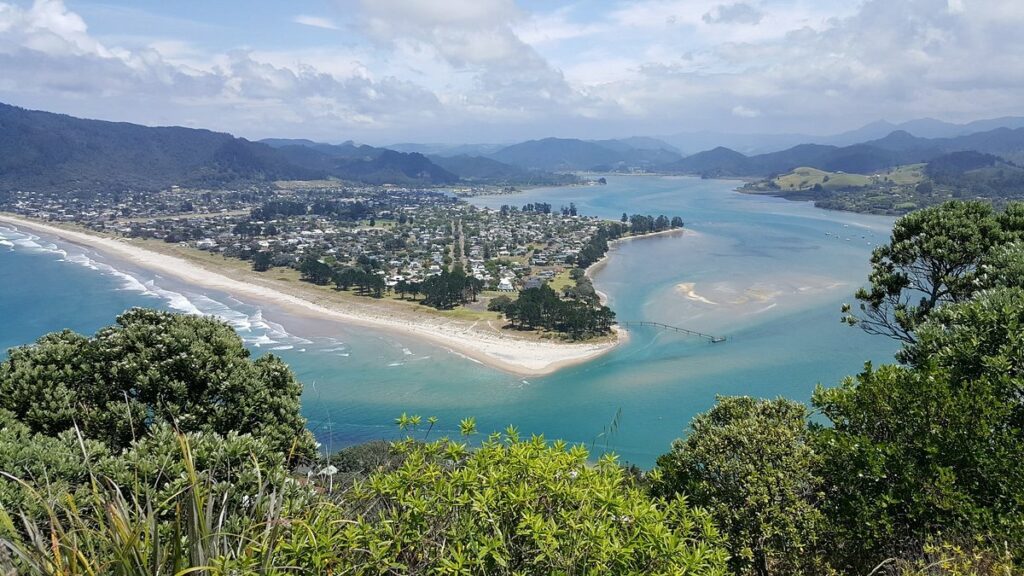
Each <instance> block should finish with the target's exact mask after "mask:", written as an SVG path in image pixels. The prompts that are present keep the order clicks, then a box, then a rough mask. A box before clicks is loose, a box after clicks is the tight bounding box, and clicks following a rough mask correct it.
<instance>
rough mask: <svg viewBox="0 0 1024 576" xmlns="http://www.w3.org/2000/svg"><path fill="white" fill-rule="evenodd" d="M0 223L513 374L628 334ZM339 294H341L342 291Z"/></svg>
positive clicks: (569, 358)
mask: <svg viewBox="0 0 1024 576" xmlns="http://www.w3.org/2000/svg"><path fill="white" fill-rule="evenodd" d="M0 223H4V224H8V225H12V226H15V227H19V228H25V229H27V230H29V231H32V232H36V233H40V234H44V235H49V236H55V237H58V238H60V239H62V240H64V241H67V242H71V243H74V244H78V245H81V246H85V247H88V248H91V249H94V250H96V251H98V252H101V253H105V254H108V255H110V256H114V257H117V258H122V259H124V260H127V261H128V262H129V263H131V264H133V265H137V266H139V267H141V268H144V269H146V270H150V271H153V272H158V273H161V274H166V275H168V276H172V277H174V278H176V279H178V280H181V281H184V282H185V283H187V284H191V285H194V286H197V287H201V288H208V289H212V290H218V291H222V292H226V293H228V294H231V295H232V296H235V297H239V296H240V297H242V298H243V299H249V300H252V301H255V302H256V303H267V304H271V305H275V306H278V307H280V308H281V309H283V310H284V311H285V312H287V313H291V314H296V315H299V316H302V317H305V318H309V319H323V318H324V317H325V316H326V317H328V318H329V319H331V320H334V321H338V322H341V323H347V324H353V325H358V326H364V327H368V328H374V329H380V330H384V331H387V332H390V333H392V334H395V335H400V336H406V337H412V338H418V339H420V340H424V341H427V342H430V343H432V344H434V345H438V346H440V347H442V348H445V349H447V350H449V351H451V352H453V353H456V354H462V355H464V356H466V357H468V358H470V359H472V360H475V361H477V362H480V363H481V364H484V365H486V366H489V367H491V368H495V369H498V370H502V371H505V372H508V373H511V374H515V375H518V376H543V375H547V374H551V373H554V372H556V371H558V370H560V369H562V368H567V367H569V366H574V365H577V364H582V363H584V362H588V361H590V360H593V359H595V358H597V357H599V356H602V355H604V354H606V353H608V352H610V351H611V350H613V349H615V348H616V347H617V346H618V345H619V344H622V343H624V342H626V341H627V339H628V337H627V334H626V331H625V330H621V329H616V330H615V335H614V339H612V340H611V341H603V342H596V343H556V342H551V341H544V340H532V339H524V338H517V337H515V335H514V334H505V333H502V332H498V330H500V328H499V329H494V328H493V326H491V325H490V322H487V323H486V324H487V326H486V327H478V324H479V322H469V321H465V320H463V321H459V320H456V319H452V318H445V317H437V318H431V317H429V316H422V315H421V314H422V313H417V312H413V311H410V310H398V308H399V307H396V306H388V305H385V304H383V303H378V302H373V301H359V302H356V301H353V302H344V301H341V300H342V298H341V297H337V298H332V297H329V296H330V295H331V294H330V293H329V292H327V291H326V290H322V289H321V288H320V287H316V286H312V285H310V286H302V285H294V284H289V283H288V282H285V281H281V280H275V279H273V278H269V277H266V276H261V275H260V273H258V272H252V271H247V272H240V271H234V273H232V271H231V270H229V269H227V268H225V269H223V270H216V271H215V270H211V269H210V268H208V267H206V266H204V265H203V263H200V262H199V261H198V260H197V259H193V258H188V257H182V256H176V255H170V254H165V253H162V252H158V251H156V250H151V249H149V248H147V247H143V246H140V245H138V244H137V243H133V242H131V241H129V240H127V239H122V238H116V237H113V236H106V235H100V234H97V233H93V232H86V231H79V230H70V229H68V228H65V227H61V226H55V225H52V224H50V223H45V222H39V221H36V220H30V219H27V218H23V217H20V216H12V215H9V214H4V213H0ZM339 296H340V295H339Z"/></svg>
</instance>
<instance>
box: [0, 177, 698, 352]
mask: <svg viewBox="0 0 1024 576" xmlns="http://www.w3.org/2000/svg"><path fill="white" fill-rule="evenodd" d="M512 199H513V198H512V197H510V200H512ZM81 201H82V200H81V199H78V198H76V197H74V196H71V197H68V196H56V195H41V194H31V193H12V194H10V195H8V197H6V198H4V199H3V202H2V203H0V209H2V210H4V211H7V212H10V213H14V214H17V215H20V216H27V217H31V218H33V219H36V220H45V221H50V222H62V223H66V224H74V225H77V226H80V227H84V228H87V229H89V230H91V231H94V232H99V233H103V234H107V235H115V236H118V237H124V238H136V239H147V240H150V241H154V240H155V241H163V242H165V243H167V244H174V245H178V246H181V247H188V248H191V249H195V250H197V251H203V252H206V253H209V254H220V255H223V256H224V257H225V258H231V259H236V260H242V261H247V262H249V263H250V264H251V267H252V269H253V270H254V271H256V272H265V271H268V270H271V269H280V268H285V269H294V270H296V271H298V272H300V273H301V278H302V279H303V280H306V281H308V282H311V283H314V284H319V285H334V286H335V287H336V288H337V289H339V290H344V291H352V292H354V293H356V294H360V295H365V296H370V297H376V298H383V297H387V298H393V299H401V300H408V299H409V297H411V299H413V300H415V299H416V298H417V296H419V295H421V294H422V296H423V298H422V300H421V301H420V302H421V303H423V304H427V305H429V306H432V307H434V308H437V309H452V308H455V307H460V306H464V307H466V308H469V309H472V310H477V311H491V312H498V313H504V314H505V316H506V318H507V319H508V320H509V322H510V325H511V326H518V327H519V328H520V329H523V328H527V329H531V330H532V329H540V330H541V331H543V332H548V333H551V334H557V335H560V336H565V337H569V338H571V339H573V340H580V339H589V338H592V337H596V336H602V335H606V334H608V333H610V330H611V326H612V324H613V323H614V321H613V319H614V314H613V313H611V311H610V310H608V309H607V308H606V307H605V306H604V305H603V304H602V303H601V302H600V299H599V298H598V295H597V293H596V291H595V290H594V288H593V285H592V284H591V282H590V279H589V278H588V277H587V275H586V274H584V273H583V271H584V270H585V269H586V268H587V267H588V266H590V265H591V264H593V263H594V262H596V261H598V260H599V259H600V258H601V257H602V256H603V255H604V253H605V252H606V251H607V250H608V242H609V241H610V240H614V239H616V238H620V237H622V236H628V235H640V234H647V233H654V232H662V231H667V230H672V229H679V228H682V226H683V222H682V219H681V218H680V217H679V216H675V217H673V218H671V219H670V218H669V217H667V216H664V215H662V216H657V217H654V216H644V215H633V216H629V215H627V214H623V215H622V218H621V219H620V220H617V221H609V220H601V219H599V218H596V217H594V216H588V215H583V214H580V213H579V212H578V210H577V207H576V206H575V205H573V204H570V205H569V206H552V205H551V204H547V203H536V202H535V203H529V204H525V205H521V206H516V205H512V204H511V203H510V204H505V205H502V206H501V207H500V208H499V209H489V208H479V207H476V206H474V205H472V204H469V203H467V202H466V201H464V200H461V199H459V198H458V197H456V196H455V195H453V194H451V193H450V192H449V191H446V190H440V189H413V188H403V187H397V186H347V185H341V184H339V183H317V182H314V183H295V182H292V183H280V184H279V185H277V186H276V187H273V188H267V187H263V188H256V187H254V188H252V189H249V190H232V191H209V190H190V189H182V188H177V187H174V188H171V189H168V190H165V191H162V192H158V193H138V194H131V193H122V194H110V195H103V194H99V195H94V196H92V197H90V198H89V199H88V204H89V209H84V207H83V206H79V205H78V204H79V203H80V202H81ZM533 292H537V294H541V295H542V296H536V295H534V296H536V297H534V298H532V300H531V301H533V302H534V304H531V306H533V308H537V307H540V308H541V309H544V310H547V311H548V312H545V313H541V312H533V311H527V310H517V309H516V307H515V306H514V305H512V306H510V304H514V303H516V302H519V298H518V297H519V296H521V295H522V294H523V293H528V294H531V295H533ZM538 298H539V300H538ZM527 300H530V299H527ZM527 300H524V301H523V302H524V304H523V306H524V307H525V306H526V304H525V302H526V301H527ZM536 302H541V303H539V304H538V303H536ZM556 309H557V312H556V311H555V310H556ZM531 310H532V308H531ZM556 316H557V318H555V317H556Z"/></svg>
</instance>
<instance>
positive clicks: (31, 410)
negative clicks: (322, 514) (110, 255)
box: [0, 309, 313, 456]
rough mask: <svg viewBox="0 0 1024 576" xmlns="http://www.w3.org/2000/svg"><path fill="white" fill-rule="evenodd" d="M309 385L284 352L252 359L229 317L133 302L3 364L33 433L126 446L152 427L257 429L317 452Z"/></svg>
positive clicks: (2, 385)
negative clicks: (106, 323) (111, 319)
mask: <svg viewBox="0 0 1024 576" xmlns="http://www.w3.org/2000/svg"><path fill="white" fill-rule="evenodd" d="M301 392H302V386H301V384H299V382H298V381H296V379H295V377H294V375H293V374H292V372H291V370H290V369H289V368H288V366H287V365H285V364H284V363H283V362H282V361H281V360H280V359H279V358H277V357H275V356H273V355H266V356H263V357H261V358H258V359H256V360H252V359H251V358H250V357H249V351H248V350H246V348H245V346H244V345H243V343H242V340H241V338H239V337H238V335H237V334H235V332H234V330H233V329H232V328H231V327H230V326H229V325H227V324H225V323H224V322H221V321H219V320H215V319H212V318H207V317H197V316H185V315H180V314H171V313H168V312H161V311H156V310H146V309H133V310H130V311H128V312H126V313H124V314H122V315H121V316H119V317H118V318H117V324H116V325H114V326H110V327H107V328H104V329H102V330H100V331H99V332H97V333H96V335H95V336H93V337H91V338H90V337H86V336H83V335H80V334H76V333H74V332H70V331H64V332H58V333H54V334H49V335H47V336H44V337H42V338H40V339H39V341H38V342H37V343H36V344H34V345H31V346H25V347H22V348H15V349H13V350H11V351H10V356H9V358H8V359H7V360H4V361H3V362H2V363H0V408H3V409H5V410H8V411H10V412H11V413H13V414H14V416H15V417H16V418H18V420H20V421H21V422H22V423H24V424H25V425H26V426H28V427H29V429H30V430H31V431H32V432H39V433H44V434H48V435H57V434H59V433H61V432H64V431H66V430H70V429H73V428H74V427H76V426H77V427H78V428H79V429H80V430H82V432H83V433H84V434H85V435H86V436H87V437H88V438H92V439H95V440H100V441H102V442H103V443H105V444H106V445H107V446H108V447H109V449H110V450H112V451H120V450H121V449H123V448H125V447H127V446H128V445H129V444H130V443H131V441H132V440H133V439H135V438H141V437H143V436H144V435H145V434H146V431H147V430H149V429H150V428H151V427H152V426H154V425H156V424H159V423H167V424H171V425H173V426H176V427H177V428H178V429H180V430H182V431H186V432H188V431H196V432H199V431H205V432H213V433H218V434H227V433H229V432H232V431H243V432H249V433H252V434H253V435H254V436H256V437H258V438H261V439H264V440H266V441H267V443H268V444H269V445H270V446H272V447H273V449H274V450H277V451H279V452H281V453H284V454H294V455H302V456H309V455H311V454H312V453H313V441H312V437H311V435H310V433H309V432H308V431H307V430H306V428H305V425H306V421H305V419H304V418H302V416H301V415H300V414H299V397H300V395H301Z"/></svg>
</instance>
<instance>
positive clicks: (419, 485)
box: [0, 433, 727, 576]
mask: <svg viewBox="0 0 1024 576" xmlns="http://www.w3.org/2000/svg"><path fill="white" fill-rule="evenodd" d="M176 442H177V446H178V448H177V449H175V450H168V451H166V452H177V453H178V454H179V455H180V458H179V459H178V460H176V461H174V462H173V463H170V462H166V461H165V460H162V459H157V460H156V461H158V462H160V461H163V462H166V463H167V464H168V466H169V468H171V469H173V470H174V471H176V472H179V474H177V476H176V478H175V480H174V481H173V482H172V484H173V493H171V494H170V495H165V494H160V496H159V497H154V496H147V497H144V498H140V497H135V496H132V495H131V492H128V491H125V490H122V489H121V488H120V487H119V486H118V485H117V484H116V483H114V482H111V481H109V479H107V478H103V477H100V476H98V475H96V474H94V473H93V474H91V475H90V481H89V483H88V487H87V489H86V490H85V491H84V493H78V494H75V495H70V494H68V495H67V496H66V497H64V498H60V499H58V501H56V502H54V501H49V500H47V499H46V498H45V496H43V495H42V494H40V493H39V491H38V490H32V488H31V486H27V485H26V486H24V488H25V489H26V490H30V491H32V492H33V493H34V494H36V497H37V498H38V499H39V500H40V502H41V503H42V504H41V505H43V506H45V507H46V510H47V519H46V520H43V521H33V520H32V519H31V518H30V517H27V516H26V517H21V518H19V517H18V515H17V514H15V513H14V512H13V511H10V510H8V509H6V508H5V507H0V534H3V535H4V536H3V538H6V540H5V541H3V545H4V546H6V547H7V548H8V549H9V550H11V551H12V552H13V554H12V555H11V556H10V557H8V558H4V557H3V556H2V555H0V574H3V573H4V570H8V571H10V570H15V571H16V573H18V574H33V575H46V576H50V575H57V574H60V575H66V576H76V575H79V574H83V575H84V574H114V575H125V576H127V575H129V574H132V575H134V574H184V573H193V574H210V575H214V574H217V575H220V574H249V573H254V574H284V573H296V572H298V573H314V574H332V573H333V574H343V573H351V574H368V573H373V574H428V573H429V574H552V573H557V574H624V573H642V574H692V575H719V574H724V573H725V562H726V558H727V555H726V552H725V550H724V547H723V545H722V544H723V542H722V538H721V537H720V536H719V534H718V532H717V530H716V529H715V527H714V525H713V523H712V522H711V520H710V517H709V516H708V514H706V513H705V512H702V511H700V510H693V509H690V508H688V507H687V505H686V503H685V501H684V500H682V499H681V498H677V499H673V500H671V501H664V500H660V499H656V500H652V499H650V498H648V497H647V496H646V495H645V494H644V493H643V492H641V491H640V490H638V489H637V488H635V487H633V486H632V484H631V483H630V482H629V481H628V479H627V477H626V475H625V473H624V472H623V470H622V469H621V468H620V467H619V466H618V465H616V464H615V462H614V461H613V460H612V459H611V458H604V459H602V460H601V461H600V462H598V463H597V464H596V465H589V464H588V463H587V452H586V451H585V450H584V449H583V448H581V447H574V448H567V447H566V446H565V445H564V444H562V443H555V444H551V445H549V444H547V443H546V442H545V441H544V440H543V439H542V438H537V437H535V438H531V439H529V440H520V439H518V438H517V437H516V436H515V434H514V433H510V435H507V436H504V437H498V436H494V437H491V438H490V439H488V440H487V441H485V442H484V443H483V445H482V446H481V447H480V448H479V449H477V450H473V451H470V450H468V449H467V448H466V447H465V446H464V445H461V444H457V443H454V442H451V441H448V440H441V441H438V442H435V443H431V444H422V443H416V442H413V441H411V440H410V441H406V442H401V443H398V444H396V445H395V448H394V449H395V451H396V457H397V458H396V461H397V460H400V461H401V464H399V465H398V466H397V467H391V468H390V469H385V470H383V471H379V472H376V473H374V474H372V475H371V476H370V477H369V478H368V479H367V480H364V481H358V482H356V484H355V485H354V486H352V487H351V488H350V489H348V490H346V491H343V492H340V493H335V494H326V493H317V492H315V491H314V490H313V489H312V487H311V485H310V486H307V487H305V488H303V487H302V486H301V485H300V483H298V482H296V481H295V480H293V479H290V478H288V479H279V478H275V476H274V475H273V474H268V475H266V476H261V475H260V474H258V473H256V474H252V473H250V472H247V473H246V474H247V476H246V477H247V478H248V480H247V481H244V482H240V483H238V484H237V486H240V487H241V486H244V487H245V488H244V493H240V491H241V490H235V491H233V490H232V489H231V485H228V484H225V483H223V482H221V481H220V480H219V479H218V475H217V474H210V473H206V472H204V471H203V470H201V469H198V468H197V466H196V463H197V460H196V457H195V454H194V453H193V451H192V449H191V446H190V443H189V441H188V439H187V438H186V437H184V436H178V437H177V440H176ZM144 460H145V461H150V462H152V461H153V459H144ZM144 460H136V461H134V462H135V465H137V466H138V465H141V463H142V462H143V461H144ZM125 462H133V460H130V459H129V460H125ZM145 476H148V477H152V471H149V472H147V473H146V474H145Z"/></svg>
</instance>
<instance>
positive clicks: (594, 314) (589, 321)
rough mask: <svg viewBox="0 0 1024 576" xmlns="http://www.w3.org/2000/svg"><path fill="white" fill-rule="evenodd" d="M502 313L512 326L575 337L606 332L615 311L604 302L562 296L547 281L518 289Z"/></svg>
mask: <svg viewBox="0 0 1024 576" xmlns="http://www.w3.org/2000/svg"><path fill="white" fill-rule="evenodd" d="M504 313H505V317H506V318H508V320H509V322H511V324H512V326H513V327H518V328H523V329H527V330H534V329H537V328H542V329H544V330H549V331H552V332H559V333H562V334H565V335H566V336H568V337H570V338H572V339H574V340H580V339H585V338H590V337H593V336H601V335H604V334H608V333H609V332H610V331H611V327H612V324H613V323H614V322H615V313H614V312H612V311H611V309H609V308H608V307H607V306H597V307H595V306H593V305H592V304H591V303H590V302H588V301H582V300H562V299H561V298H559V297H558V294H556V293H555V291H554V290H552V289H551V287H550V286H548V285H547V284H545V285H543V286H541V287H539V288H528V289H526V290H523V291H522V292H520V293H519V297H518V298H516V300H515V301H513V302H512V303H510V304H508V305H506V306H505V310H504Z"/></svg>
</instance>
